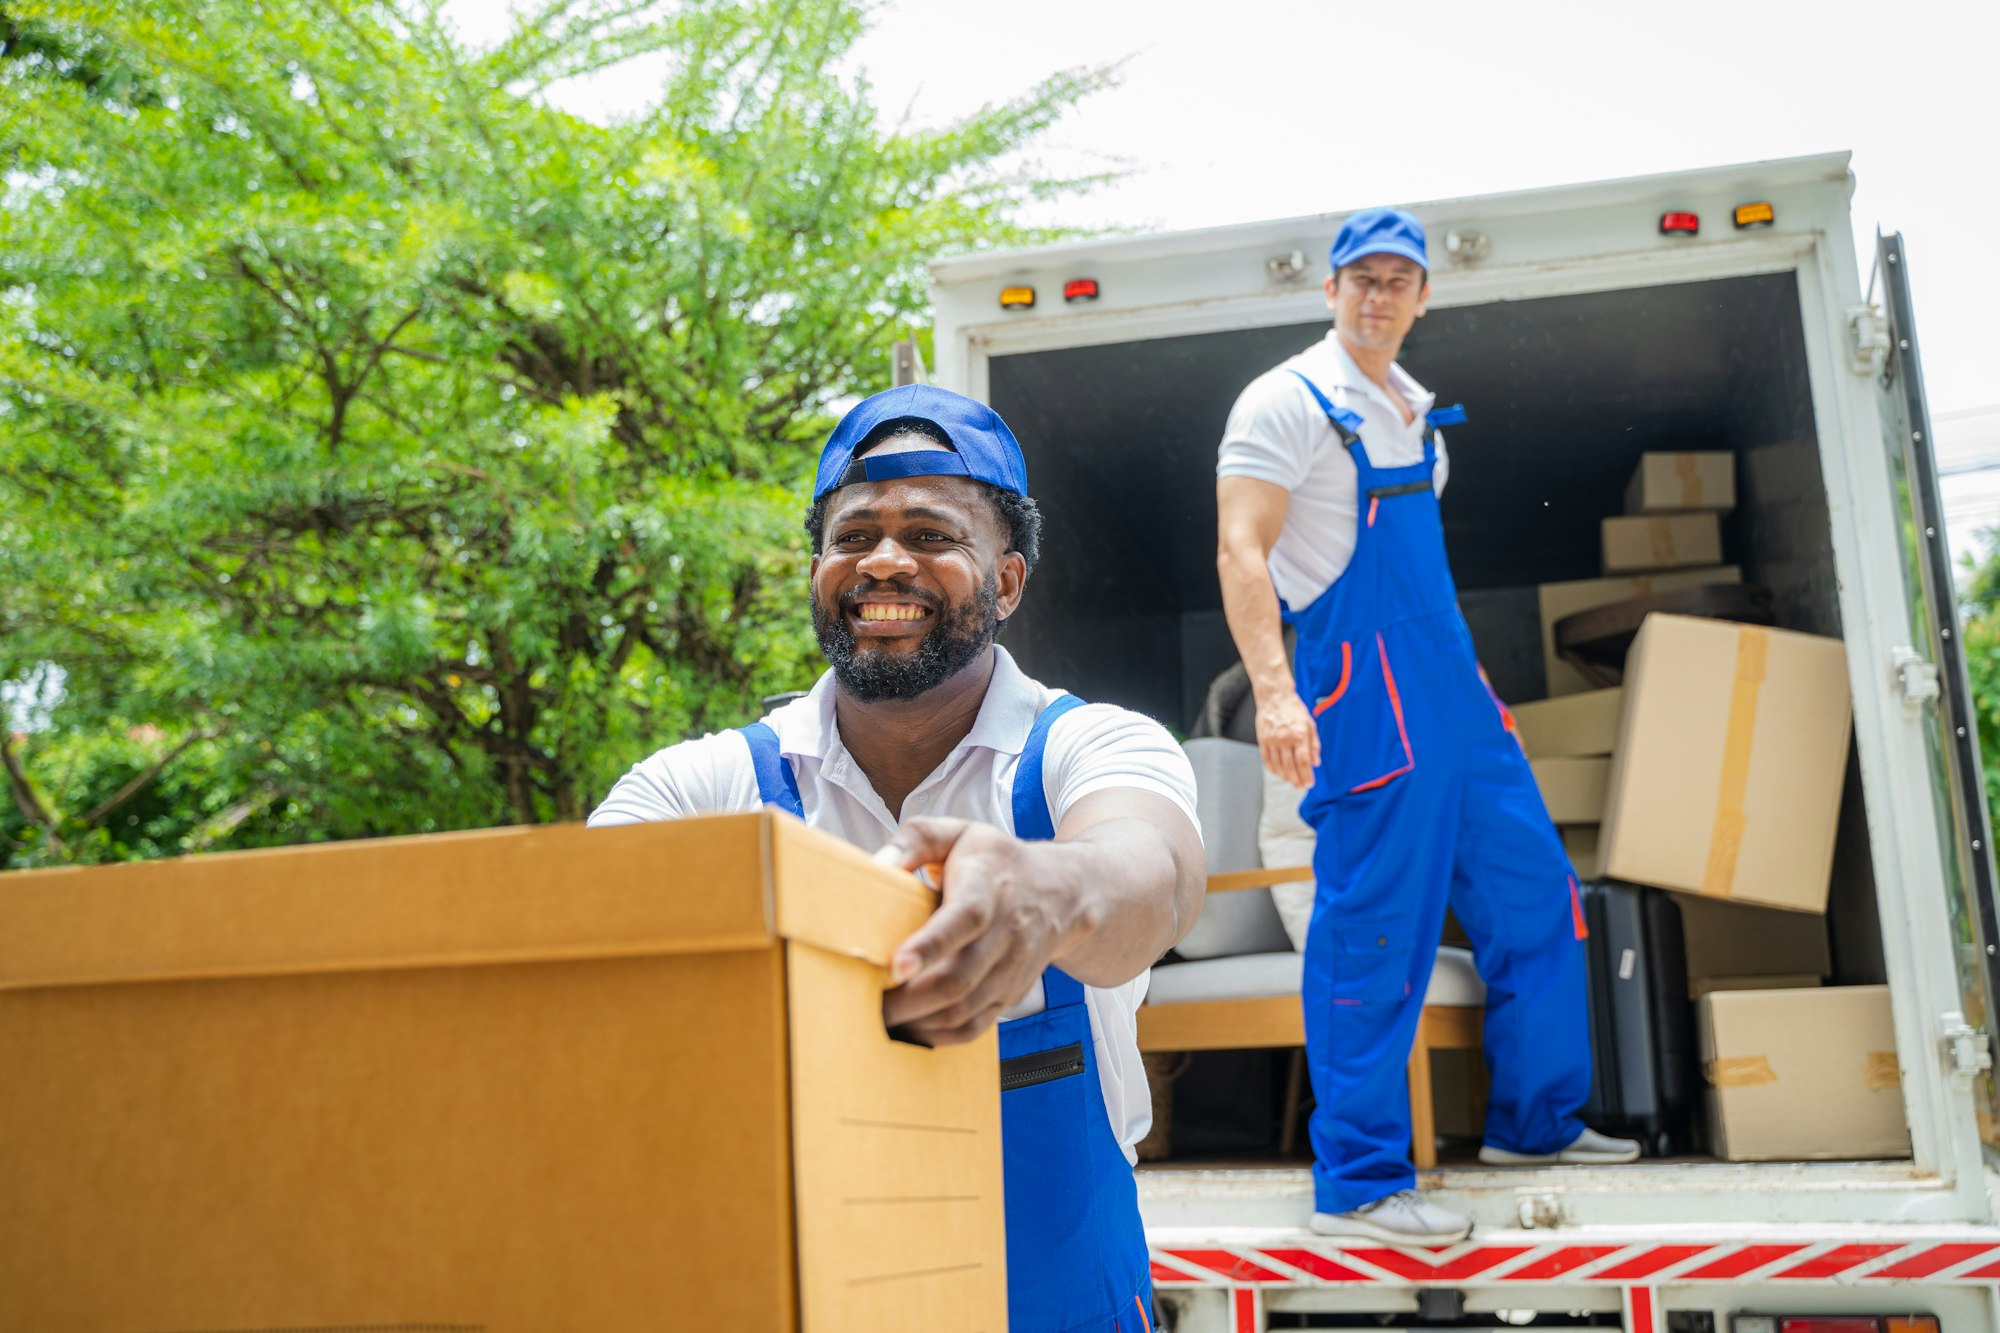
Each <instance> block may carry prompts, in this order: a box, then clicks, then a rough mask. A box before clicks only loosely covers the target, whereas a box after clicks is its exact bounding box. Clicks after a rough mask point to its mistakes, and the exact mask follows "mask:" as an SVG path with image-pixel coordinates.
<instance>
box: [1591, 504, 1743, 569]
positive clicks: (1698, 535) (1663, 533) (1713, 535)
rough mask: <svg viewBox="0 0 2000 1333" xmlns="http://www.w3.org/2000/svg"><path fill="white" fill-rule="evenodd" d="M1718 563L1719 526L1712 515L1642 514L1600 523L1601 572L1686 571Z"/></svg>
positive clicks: (1720, 527) (1720, 533) (1608, 519)
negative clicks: (1602, 567)
mask: <svg viewBox="0 0 2000 1333" xmlns="http://www.w3.org/2000/svg"><path fill="white" fill-rule="evenodd" d="M1721 561H1722V523H1721V521H1720V520H1719V519H1717V518H1716V516H1715V515H1714V514H1645V515H1641V516H1639V517H1637V518H1607V519H1605V520H1604V572H1605V573H1606V574H1629V573H1639V572H1643V571H1646V570H1655V569H1686V568H1690V567H1695V566H1704V565H1714V564H1719V563H1721Z"/></svg>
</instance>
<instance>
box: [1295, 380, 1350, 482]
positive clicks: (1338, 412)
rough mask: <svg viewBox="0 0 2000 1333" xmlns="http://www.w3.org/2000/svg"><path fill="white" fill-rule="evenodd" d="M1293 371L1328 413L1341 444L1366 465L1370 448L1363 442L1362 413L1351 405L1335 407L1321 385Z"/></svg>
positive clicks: (1322, 409) (1330, 422) (1329, 421)
mask: <svg viewBox="0 0 2000 1333" xmlns="http://www.w3.org/2000/svg"><path fill="white" fill-rule="evenodd" d="M1292 373H1293V374H1294V375H1297V376H1298V377H1299V383H1301V384H1303V385H1305V386H1306V391H1307V392H1308V393H1310V394H1312V396H1313V401H1314V402H1316V403H1318V404H1319V410H1320V411H1322V412H1324V413H1326V419H1327V421H1328V423H1329V424H1331V425H1332V426H1333V433H1334V434H1335V435H1336V436H1337V437H1339V439H1340V442H1341V444H1343V445H1345V446H1346V448H1347V452H1348V453H1350V454H1353V455H1355V461H1356V463H1358V464H1361V465H1363V466H1365V465H1366V464H1367V461H1368V450H1367V449H1366V448H1364V447H1363V446H1362V443H1361V414H1360V413H1359V412H1356V411H1355V410H1354V409H1353V408H1350V407H1335V406H1334V405H1333V402H1332V400H1331V399H1329V398H1328V397H1327V396H1326V395H1325V394H1323V393H1321V392H1320V389H1319V385H1317V384H1314V383H1313V382H1312V381H1311V380H1309V379H1307V378H1306V377H1305V375H1304V374H1303V373H1302V372H1300V371H1296V370H1295V371H1293V372H1292Z"/></svg>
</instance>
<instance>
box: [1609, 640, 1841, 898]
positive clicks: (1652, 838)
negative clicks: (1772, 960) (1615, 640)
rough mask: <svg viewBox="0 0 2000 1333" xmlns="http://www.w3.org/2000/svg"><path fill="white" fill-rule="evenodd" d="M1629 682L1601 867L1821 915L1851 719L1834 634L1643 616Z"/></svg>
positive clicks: (1625, 876)
mask: <svg viewBox="0 0 2000 1333" xmlns="http://www.w3.org/2000/svg"><path fill="white" fill-rule="evenodd" d="M1624 688H1625V696H1626V697H1625V707H1624V709H1623V712H1622V714H1621V719H1620V724H1619V732H1618V745H1617V749H1616V751H1615V754H1616V758H1615V760H1614V762H1613V763H1612V765H1611V770H1610V776H1609V790H1608V792H1607V793H1606V797H1605V813H1604V833H1603V844H1604V868H1605V872H1606V873H1607V874H1609V875H1611V876H1613V877H1614V878H1617V879H1622V880H1628V881H1630V882H1631V883H1634V884H1650V885H1653V886H1655V887H1658V888H1663V889H1675V890H1679V891H1680V892H1683V893H1693V894H1700V895H1703V896H1705V897H1710V898H1726V899H1729V900H1731V901H1734V902H1739V903H1757V904H1762V905H1764V906H1767V907H1778V908H1784V909H1786V910H1788V911H1795V912H1815V913H1821V912H1824V911H1825V910H1826V899H1827V891H1828V887H1829V885H1830V882H1831V879H1832V873H1833V841H1834V831H1835V827H1836V825H1837V823H1838V821H1839V815H1840V793H1841V785H1842V781H1843V779H1844V777H1845V774H1846V771H1847V741H1848V732H1849V729H1850V726H1849V724H1850V721H1851V712H1850V707H1849V691H1848V682H1847V655H1846V652H1845V649H1844V648H1843V646H1842V644H1841V643H1840V641H1839V640H1837V639H1825V638H1820V637H1818V636H1816V635H1810V634H1795V633H1791V632H1789V631H1786V630H1775V629H1764V628H1762V627H1759V626H1754V625H1740V624H1736V623H1733V622H1730V621H1721V620H1698V619H1694V618H1692V617H1688V616H1663V615H1655V616H1648V617H1647V618H1646V623H1645V624H1644V625H1643V626H1641V627H1640V630H1639V635H1638V638H1637V639H1635V640H1634V641H1633V644H1632V651H1631V654H1630V655H1629V656H1628V657H1627V659H1626V663H1625V687H1624Z"/></svg>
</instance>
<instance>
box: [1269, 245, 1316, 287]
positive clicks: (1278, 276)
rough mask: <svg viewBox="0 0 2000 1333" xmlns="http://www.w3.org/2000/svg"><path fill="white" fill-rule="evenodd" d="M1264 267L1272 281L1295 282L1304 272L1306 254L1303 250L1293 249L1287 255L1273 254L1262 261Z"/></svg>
mask: <svg viewBox="0 0 2000 1333" xmlns="http://www.w3.org/2000/svg"><path fill="white" fill-rule="evenodd" d="M1264 269H1265V271H1266V272H1268V273H1269V274H1270V275H1271V280H1272V281H1273V282H1297V281H1298V280H1299V279H1300V278H1303V277H1304V276H1305V274H1306V256H1305V251H1303V250H1294V251H1292V252H1291V253H1290V254H1288V255H1273V256H1272V257H1271V258H1269V259H1267V260H1265V261H1264Z"/></svg>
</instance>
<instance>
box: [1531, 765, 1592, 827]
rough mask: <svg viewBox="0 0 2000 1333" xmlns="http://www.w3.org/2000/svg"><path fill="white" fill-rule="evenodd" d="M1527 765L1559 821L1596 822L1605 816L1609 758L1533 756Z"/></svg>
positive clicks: (1565, 822)
mask: <svg viewBox="0 0 2000 1333" xmlns="http://www.w3.org/2000/svg"><path fill="white" fill-rule="evenodd" d="M1528 767H1529V768H1531V769H1533V770H1534V773H1535V785H1536V786H1537V787H1539V788H1540V789H1541V792H1542V804H1544V805H1546V806H1548V808H1549V818H1550V819H1552V820H1554V821H1555V822H1556V823H1558V824H1595V823H1597V822H1598V821H1599V820H1600V819H1602V818H1603V817H1604V790H1605V784H1606V782H1607V780H1608V779H1609V777H1610V770H1611V761H1610V760H1609V759H1532V760H1530V761H1529V762H1528Z"/></svg>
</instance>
